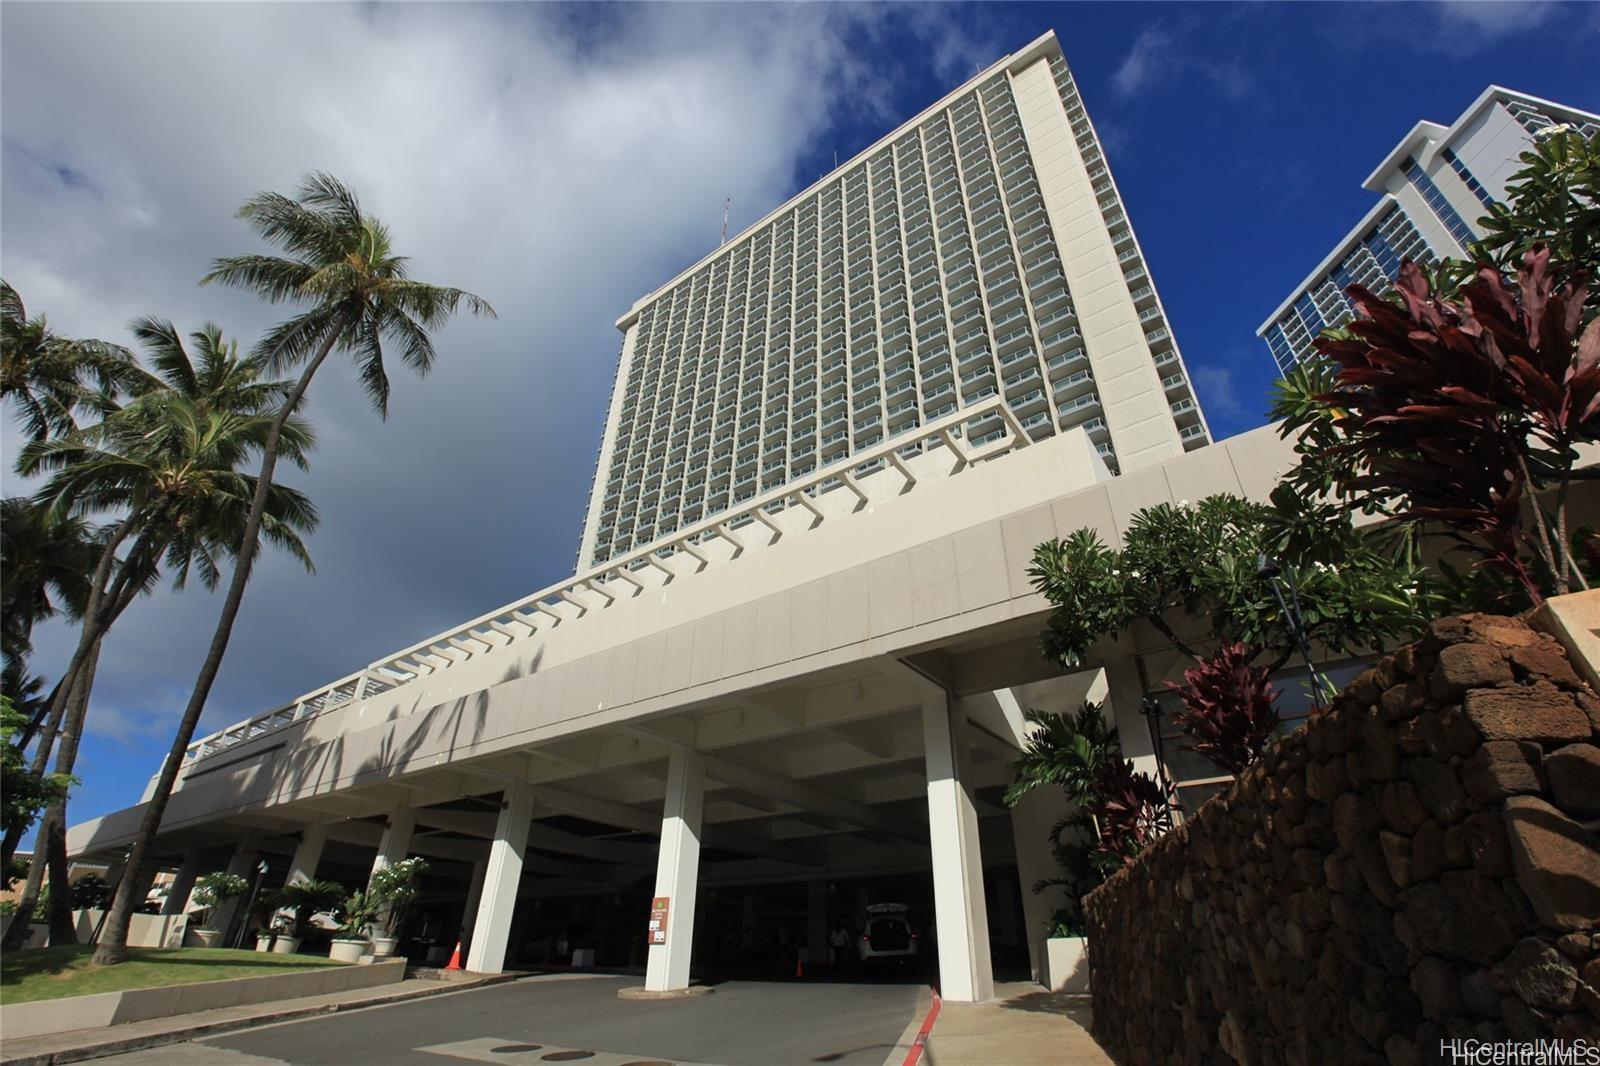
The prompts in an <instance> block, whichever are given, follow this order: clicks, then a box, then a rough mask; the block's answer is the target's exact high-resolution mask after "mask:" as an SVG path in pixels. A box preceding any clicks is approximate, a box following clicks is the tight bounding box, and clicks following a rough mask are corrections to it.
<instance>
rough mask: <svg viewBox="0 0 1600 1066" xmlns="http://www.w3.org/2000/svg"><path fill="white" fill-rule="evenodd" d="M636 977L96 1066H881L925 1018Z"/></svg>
mask: <svg viewBox="0 0 1600 1066" xmlns="http://www.w3.org/2000/svg"><path fill="white" fill-rule="evenodd" d="M638 984H639V979H638V978H637V977H613V976H599V975H566V974H562V975H551V976H541V977H531V978H527V979H524V980H521V981H516V982H512V983H510V984H503V985H495V986H493V987H490V988H483V989H473V990H469V991H464V992H461V993H458V994H454V995H445V996H434V997H431V998H428V999H422V1000H415V1001H413V1002H409V1003H397V1004H394V1005H391V1006H388V1007H375V1008H371V1009H368V1010H358V1011H350V1012H347V1013H342V1014H334V1015H329V1016H327V1017H319V1018H311V1019H307V1020H304V1021H298V1022H288V1023H284V1024H281V1025H275V1026H267V1027H264V1028H260V1029H252V1030H247V1031H244V1032H239V1033H232V1034H228V1035H225V1036H218V1037H214V1038H211V1039H207V1040H202V1041H196V1042H194V1043H190V1044H180V1045H176V1046H169V1047H161V1048H152V1049H150V1050H149V1051H141V1052H134V1053H132V1054H128V1055H119V1056H116V1057H114V1058H108V1059H103V1060H101V1061H102V1062H105V1063H117V1064H119V1066H201V1064H205V1066H265V1064H273V1063H290V1064H293V1066H322V1064H326V1066H347V1064H352V1063H380V1064H383V1066H413V1064H414V1066H452V1064H454V1066H460V1064H462V1063H469V1062H479V1063H482V1062H493V1063H503V1064H506V1066H536V1064H537V1066H544V1064H546V1063H552V1062H573V1063H582V1064H584V1066H706V1064H711V1066H775V1064H784V1066H789V1064H792V1066H804V1064H811V1063H840V1064H844V1066H882V1064H883V1063H885V1062H886V1061H887V1060H890V1059H892V1060H893V1061H894V1062H895V1063H896V1064H898V1063H899V1061H900V1060H901V1058H903V1056H904V1054H905V1051H904V1048H903V1047H900V1049H899V1050H898V1051H897V1050H896V1049H897V1045H899V1044H900V1041H901V1040H902V1038H903V1037H907V1029H908V1028H911V1027H912V1023H913V1022H914V1021H915V1020H916V1019H917V1017H918V1003H919V998H920V999H921V1000H923V1001H925V1000H926V998H927V996H926V990H925V989H919V988H918V987H917V986H915V985H912V984H889V983H849V982H836V983H821V982H818V983H810V982H803V981H797V982H781V983H764V982H756V981H727V982H724V983H722V984H719V985H718V986H717V987H716V991H715V992H714V993H712V994H711V995H706V996H698V997H693V998H689V999H681V1000H669V1001H664V1002H662V1001H657V1002H638V1001H631V1000H619V999H617V989H619V988H625V987H629V986H637V985H638Z"/></svg>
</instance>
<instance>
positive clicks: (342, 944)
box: [328, 937, 367, 962]
mask: <svg viewBox="0 0 1600 1066" xmlns="http://www.w3.org/2000/svg"><path fill="white" fill-rule="evenodd" d="M366 953H367V942H366V941H365V940H347V939H345V938H343V937H339V938H336V939H335V940H334V942H333V943H332V944H330V945H328V958H330V959H332V960H333V961H334V962H360V961H361V956H363V955H365V954H366Z"/></svg>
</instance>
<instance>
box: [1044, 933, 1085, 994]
mask: <svg viewBox="0 0 1600 1066" xmlns="http://www.w3.org/2000/svg"><path fill="white" fill-rule="evenodd" d="M1088 944H1089V941H1088V940H1087V939H1085V938H1084V937H1081V936H1056V937H1051V938H1050V939H1049V940H1046V941H1045V942H1044V945H1045V981H1044V983H1045V986H1046V987H1048V988H1049V989H1050V991H1052V992H1073V993H1078V994H1082V993H1085V992H1088V991H1089V954H1088V951H1087V948H1088Z"/></svg>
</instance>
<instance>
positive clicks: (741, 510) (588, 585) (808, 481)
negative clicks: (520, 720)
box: [184, 396, 1033, 765]
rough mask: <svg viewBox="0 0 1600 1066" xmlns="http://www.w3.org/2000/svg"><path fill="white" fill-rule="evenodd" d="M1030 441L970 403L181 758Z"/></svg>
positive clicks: (215, 737) (1007, 416)
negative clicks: (925, 452) (642, 576)
mask: <svg viewBox="0 0 1600 1066" xmlns="http://www.w3.org/2000/svg"><path fill="white" fill-rule="evenodd" d="M991 415H999V416H1000V418H1001V419H1002V420H1003V423H1004V426H1003V429H1004V431H1007V432H1005V433H1004V436H1003V438H1001V439H998V440H990V441H989V442H988V444H987V445H986V446H981V447H980V446H978V445H977V443H976V442H969V441H964V439H963V432H962V426H963V425H964V424H965V423H967V422H972V421H974V420H976V419H980V418H985V417H989V416H991ZM1032 440H1033V438H1032V437H1030V436H1029V435H1028V433H1027V432H1026V431H1025V430H1024V428H1023V427H1022V425H1021V424H1020V422H1019V420H1018V418H1017V416H1016V415H1015V414H1013V413H1012V411H1011V409H1010V408H1009V407H1007V406H1006V404H1005V402H1004V401H1003V400H1002V399H1001V398H1000V397H998V396H996V397H993V398H991V399H987V400H985V401H984V402H981V403H975V404H970V405H969V406H967V407H965V408H963V409H961V410H958V411H952V412H951V413H950V414H948V415H947V416H945V417H942V418H939V419H935V420H932V421H930V422H929V423H928V424H927V425H925V426H922V427H920V428H918V429H917V430H916V431H915V432H907V433H902V434H900V435H899V436H896V437H894V438H893V439H892V440H888V441H885V442H883V443H881V444H878V445H877V446H875V447H873V448H869V449H866V450H864V451H862V452H859V453H857V454H855V455H851V456H847V457H844V458H841V459H839V460H837V461H835V462H832V463H829V464H827V465H825V466H821V467H819V468H817V469H815V470H814V471H812V472H811V473H809V474H807V475H806V476H804V477H801V478H796V479H795V480H793V481H791V482H789V483H788V484H785V485H781V486H779V487H777V488H774V489H772V490H770V491H767V492H764V493H761V494H759V495H756V496H754V497H752V498H750V499H749V500H748V501H747V502H744V503H743V504H742V505H741V506H739V507H736V508H731V509H729V510H727V511H724V512H721V513H719V514H717V515H715V516H714V517H712V518H707V519H704V520H702V521H699V522H696V523H694V524H692V525H689V526H685V527H684V528H682V529H679V530H677V531H676V532H674V533H673V534H671V535H670V536H667V537H662V538H658V539H657V540H654V541H652V542H650V543H649V544H646V545H643V546H642V547H639V548H635V549H634V550H632V551H631V552H629V553H628V554H626V555H621V556H618V557H616V558H614V559H611V560H608V561H607V562H605V563H603V564H601V565H600V566H597V567H594V568H592V569H590V570H587V571H585V572H583V573H581V574H577V575H575V576H573V577H571V578H569V579H567V580H565V581H561V582H558V583H556V584H554V585H550V586H548V587H546V588H543V589H540V590H539V591H538V592H535V593H533V594H532V595H530V596H525V597H523V598H522V599H520V600H517V601H515V602H513V603H509V604H507V605H505V606H504V607H501V608H499V609H498V610H495V611H491V612H489V613H488V614H484V615H480V616H479V617H477V618H474V619H473V620H472V621H470V622H467V623H466V624H465V625H461V626H457V627H456V628H454V629H451V630H447V631H446V632H443V633H439V634H437V635H435V636H432V637H429V638H428V639H427V640H423V641H419V642H417V643H416V644H413V645H411V646H410V647H407V648H404V649H402V650H401V651H398V652H396V653H395V654H393V655H390V656H388V657H386V658H383V659H379V660H377V661H376V662H373V663H370V664H369V665H368V666H366V667H365V668H364V669H362V670H358V671H356V672H355V673H353V674H349V675H347V676H345V677H342V678H340V679H339V680H337V681H335V682H333V683H332V684H330V685H325V686H323V687H321V688H318V689H315V690H313V691H311V692H308V693H306V694H305V695H302V696H300V697H299V698H298V699H295V700H293V701H291V702H289V703H286V704H284V705H283V706H281V707H277V708H274V709H273V710H270V711H268V712H266V713H265V714H260V715H257V716H255V717H254V718H249V719H246V720H245V721H243V722H237V723H235V724H233V725H230V726H228V727H227V728H226V729H220V730H218V731H217V732H215V733H212V734H210V735H209V736H205V737H202V738H200V739H199V740H197V741H195V742H194V743H192V744H190V745H189V748H188V750H187V752H186V753H185V756H184V762H185V765H191V764H193V763H195V762H196V761H198V760H200V759H204V758H207V757H208V756H211V755H215V754H218V753H219V752H223V751H226V750H227V749H229V748H232V747H234V746H235V745H238V744H242V743H245V742H246V741H250V740H255V739H256V738H258V737H262V736H265V735H267V734H269V733H275V732H277V731H279V730H281V729H286V728H288V727H289V726H291V725H294V724H296V723H298V722H303V721H306V720H307V719H310V718H315V717H317V716H318V715H321V714H324V713H327V712H328V711H332V710H335V709H337V708H339V707H342V706H344V705H346V704H348V703H352V702H355V701H357V700H362V699H366V698H368V697H371V696H375V695H378V694H379V693H382V692H386V691H388V690H390V689H394V688H398V687H400V686H401V685H405V684H407V683H409V682H411V681H415V680H418V679H420V678H424V677H428V676H431V675H434V674H438V673H442V672H443V671H446V670H449V669H450V668H451V667H453V666H455V665H457V664H458V663H463V662H467V661H469V660H471V659H472V658H474V657H476V656H478V655H482V654H485V653H488V652H491V651H494V650H495V649H497V648H501V647H504V646H506V645H508V644H510V643H512V642H514V641H517V640H520V639H522V638H524V637H528V636H531V635H534V634H537V633H546V632H549V631H550V630H552V629H555V628H556V627H558V626H563V625H571V624H573V623H574V622H576V621H578V620H580V619H582V618H585V617H587V616H589V615H591V614H594V613H596V612H599V611H603V610H604V609H605V608H607V607H609V606H611V605H612V604H614V603H615V602H617V601H618V600H623V599H629V598H631V597H633V596H636V595H638V594H639V593H641V592H643V591H644V590H645V588H646V587H647V586H646V585H645V583H644V582H642V581H641V580H639V578H638V577H637V576H635V575H636V574H637V573H638V572H640V571H642V570H644V569H647V568H654V569H657V570H660V571H661V572H662V573H663V575H664V581H663V583H665V581H671V580H673V579H674V578H676V577H678V576H680V575H679V573H678V571H676V570H673V569H672V568H671V567H669V566H668V565H667V562H668V560H670V559H673V558H678V557H684V556H687V557H688V558H691V559H693V560H694V566H695V572H698V571H699V570H701V569H704V568H705V567H706V566H707V565H709V564H710V561H711V560H710V558H709V557H708V556H707V555H706V553H705V551H704V549H703V548H702V547H701V545H702V544H703V543H705V542H706V541H709V540H712V539H721V540H725V541H727V542H728V543H729V544H730V545H732V546H733V549H734V558H737V557H739V556H740V555H742V554H743V553H744V549H745V548H746V547H747V546H748V545H747V544H746V543H745V542H744V541H743V540H741V539H740V538H739V537H738V536H737V535H735V533H734V532H733V530H734V529H736V528H739V527H743V526H748V525H749V524H750V523H751V522H759V523H761V524H762V525H763V526H765V527H766V529H767V530H768V531H769V532H770V533H772V534H774V536H773V538H772V539H773V540H776V539H777V538H778V537H782V536H788V535H792V533H793V532H798V531H786V530H785V529H784V528H783V527H782V526H780V525H779V524H778V523H777V522H776V521H775V520H774V516H775V515H776V514H779V513H782V512H785V511H788V510H789V509H790V508H793V507H803V508H805V509H806V510H807V511H809V512H810V515H811V522H812V526H811V527H808V528H814V527H815V526H816V525H820V524H821V523H822V522H823V521H824V514H823V511H822V509H821V508H819V507H818V506H817V504H816V502H815V500H814V496H815V495H817V494H818V493H820V492H821V491H824V490H828V489H833V488H837V487H841V486H842V487H843V488H844V489H846V490H848V491H849V492H852V493H854V494H855V496H856V497H857V499H858V501H859V503H860V504H865V503H866V502H867V501H868V499H869V497H868V495H867V491H866V490H865V489H864V488H862V486H861V484H860V483H859V482H858V481H857V480H856V475H857V473H865V472H867V471H869V470H876V469H879V468H881V467H883V466H885V465H887V466H891V467H893V468H894V469H895V470H896V471H898V472H899V474H900V475H901V476H902V477H903V478H905V479H906V481H907V482H908V483H909V484H911V485H914V484H915V483H916V481H917V476H916V475H915V474H914V473H913V472H912V471H911V470H910V469H909V468H908V467H907V466H906V464H905V462H904V460H903V458H902V454H901V453H904V452H908V451H910V447H908V446H922V447H924V448H927V447H938V446H941V445H942V446H943V447H945V448H948V449H949V450H950V453H951V454H952V455H953V456H954V457H955V459H956V466H955V468H954V471H953V472H960V471H964V470H967V469H970V468H971V467H972V466H974V465H976V464H978V463H981V462H983V461H985V460H988V459H992V458H995V457H996V456H999V455H1002V454H1004V453H1006V452H1009V451H1011V450H1013V449H1014V448H1020V447H1025V446H1026V445H1028V444H1030V443H1032ZM825 482H826V483H827V484H824V483H825ZM775 504H776V505H781V506H774V505H775ZM767 543H771V541H768V542H767ZM729 561H732V560H731V559H730V560H729Z"/></svg>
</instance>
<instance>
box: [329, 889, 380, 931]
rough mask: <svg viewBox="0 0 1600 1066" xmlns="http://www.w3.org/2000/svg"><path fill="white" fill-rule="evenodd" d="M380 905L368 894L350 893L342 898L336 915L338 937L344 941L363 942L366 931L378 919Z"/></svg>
mask: <svg viewBox="0 0 1600 1066" xmlns="http://www.w3.org/2000/svg"><path fill="white" fill-rule="evenodd" d="M382 909H383V904H381V903H380V902H379V901H378V900H377V899H376V898H374V897H373V895H372V893H370V892H352V893H350V895H348V896H346V897H345V898H344V903H343V905H342V906H340V908H339V911H338V913H337V915H336V917H337V918H338V921H339V932H338V935H339V936H340V937H341V938H343V939H346V940H365V939H366V936H367V929H368V927H370V926H371V925H372V923H373V922H375V921H377V919H378V912H379V911H380V910H382Z"/></svg>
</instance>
